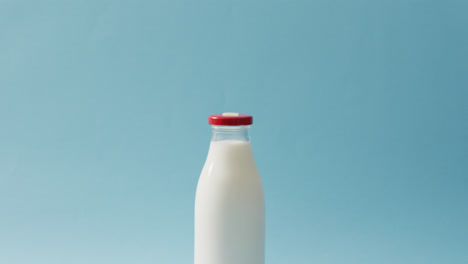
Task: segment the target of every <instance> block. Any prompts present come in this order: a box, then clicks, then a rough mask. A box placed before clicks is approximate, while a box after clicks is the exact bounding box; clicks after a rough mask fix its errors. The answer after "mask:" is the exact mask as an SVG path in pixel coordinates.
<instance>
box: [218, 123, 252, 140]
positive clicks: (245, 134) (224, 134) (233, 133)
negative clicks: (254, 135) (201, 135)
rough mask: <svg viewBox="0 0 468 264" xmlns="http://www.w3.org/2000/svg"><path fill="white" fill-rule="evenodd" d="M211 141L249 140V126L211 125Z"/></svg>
mask: <svg viewBox="0 0 468 264" xmlns="http://www.w3.org/2000/svg"><path fill="white" fill-rule="evenodd" d="M211 131H212V135H211V141H221V140H240V141H245V142H250V126H211Z"/></svg>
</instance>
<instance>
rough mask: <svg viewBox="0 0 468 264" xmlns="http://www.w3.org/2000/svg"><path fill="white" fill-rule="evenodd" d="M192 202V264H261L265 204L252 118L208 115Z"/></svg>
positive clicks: (263, 247) (236, 115)
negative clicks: (203, 152)
mask: <svg viewBox="0 0 468 264" xmlns="http://www.w3.org/2000/svg"><path fill="white" fill-rule="evenodd" d="M209 123H210V124H211V125H212V138H211V144H210V149H209V151H208V157H207V159H206V162H205V166H204V167H203V170H202V173H201V175H200V179H199V181H198V187H197V194H196V198H195V264H264V262H265V260H264V259H265V257H264V255H265V253H264V251H265V245H264V244H265V205H264V197H263V187H262V182H261V179H260V175H259V173H258V171H257V166H256V165H255V161H254V158H253V154H252V148H251V144H250V136H249V129H250V125H251V124H252V116H249V115H241V114H236V113H225V114H221V115H211V116H210V117H209Z"/></svg>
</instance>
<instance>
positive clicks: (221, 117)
mask: <svg viewBox="0 0 468 264" xmlns="http://www.w3.org/2000/svg"><path fill="white" fill-rule="evenodd" d="M208 124H210V125H215V126H248V125H251V124H252V116H251V115H244V114H238V113H222V114H217V115H210V116H209V117H208Z"/></svg>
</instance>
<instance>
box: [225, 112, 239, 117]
mask: <svg viewBox="0 0 468 264" xmlns="http://www.w3.org/2000/svg"><path fill="white" fill-rule="evenodd" d="M222 116H239V113H232V112H227V113H222Z"/></svg>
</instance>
